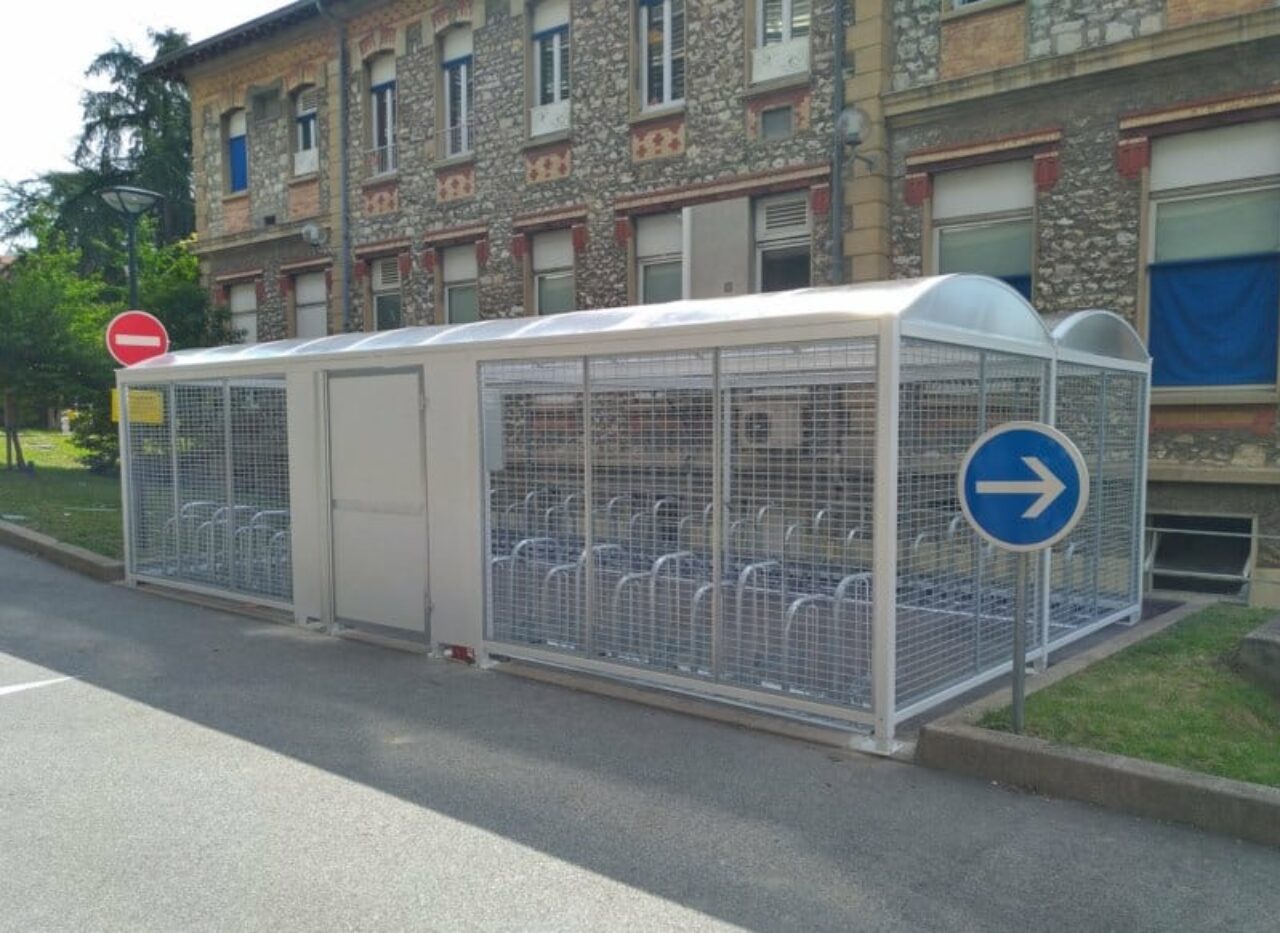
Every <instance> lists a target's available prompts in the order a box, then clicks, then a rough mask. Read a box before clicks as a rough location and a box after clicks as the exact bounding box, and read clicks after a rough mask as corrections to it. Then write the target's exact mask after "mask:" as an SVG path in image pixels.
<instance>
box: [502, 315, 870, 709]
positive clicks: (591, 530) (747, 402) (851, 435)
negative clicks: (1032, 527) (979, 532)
mask: <svg viewBox="0 0 1280 933" xmlns="http://www.w3.org/2000/svg"><path fill="white" fill-rule="evenodd" d="M480 378H481V394H482V407H483V413H484V421H485V424H484V436H485V444H484V461H485V462H484V466H485V476H486V477H487V483H488V489H487V501H488V509H487V519H486V534H487V538H488V541H489V547H490V557H489V565H488V567H489V569H488V587H487V590H488V593H487V596H488V600H487V605H488V631H489V634H490V637H491V638H493V639H494V640H496V641H499V642H506V643H511V644H524V645H533V646H537V647H539V648H541V649H544V650H554V651H563V652H570V653H573V654H577V655H581V656H586V657H590V658H594V659H597V660H605V661H608V662H611V663H615V664H619V665H628V666H633V667H642V668H646V669H651V670H660V671H663V672H665V673H667V674H674V675H676V676H681V677H687V678H689V679H690V680H704V681H705V680H716V681H721V682H725V683H730V684H733V685H735V686H740V687H746V688H751V689H758V690H764V691H771V692H774V693H780V694H788V695H791V696H796V697H799V698H803V699H806V700H814V701H818V702H824V703H834V704H839V705H842V706H851V707H857V708H864V709H865V708H869V705H870V639H871V634H870V615H871V614H870V599H871V588H870V570H871V550H870V548H871V534H870V512H871V494H872V480H873V478H872V465H873V463H874V456H875V442H874V422H875V341H874V340H869V339H866V340H853V341H841V342H835V343H825V344H819V345H806V346H769V347H753V348H750V349H742V350H723V351H717V350H707V351H686V352H678V353H665V354H646V355H636V356H615V357H593V358H591V359H589V360H545V361H530V362H501V363H486V364H482V366H481V374H480ZM588 426H589V427H588Z"/></svg>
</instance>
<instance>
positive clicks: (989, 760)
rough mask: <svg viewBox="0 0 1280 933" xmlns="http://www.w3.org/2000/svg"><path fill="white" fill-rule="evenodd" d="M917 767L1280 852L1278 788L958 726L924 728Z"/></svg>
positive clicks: (1040, 740)
mask: <svg viewBox="0 0 1280 933" xmlns="http://www.w3.org/2000/svg"><path fill="white" fill-rule="evenodd" d="M916 761H917V762H918V763H920V764H923V765H925V766H926V767H929V768H938V769H941V770H945V771H955V772H958V773H960V774H968V775H971V776H973V777H979V778H983V779H984V780H988V781H998V782H999V783H1001V784H1010V785H1013V786H1015V787H1022V788H1026V789H1027V790H1031V791H1035V792H1036V793H1038V794H1045V795H1047V796H1050V797H1065V798H1067V799H1070V800H1082V801H1084V802H1085V803H1092V804H1097V805H1098V806H1101V807H1107V808H1108V809H1112V810H1122V811H1124V812H1126V813H1133V814H1136V815H1137V816H1145V817H1150V818H1152V819H1157V820H1168V821H1170V822H1175V823H1189V824H1190V825H1192V826H1197V827H1199V828H1200V829H1207V830H1210V831H1212V832H1219V833H1226V834H1227V835H1231V836H1236V837H1237V838H1240V839H1247V840H1249V841H1250V842H1260V843H1262V844H1263V845H1268V846H1278V847H1280V789H1276V788H1273V787H1263V786H1261V785H1258V784H1248V783H1245V782H1244V781H1233V780H1230V779H1228V778H1219V777H1213V776H1211V775H1206V774H1197V773H1195V772H1192V771H1184V770H1183V769H1181V768H1173V767H1170V766H1168V765H1160V764H1155V763H1153V762H1149V761H1140V760H1138V759H1136V758H1126V757H1124V756H1123V755H1112V754H1108V753H1106V752H1095V751H1092V750H1090V749H1082V748H1070V747H1066V746H1061V745H1054V744H1053V743H1051V742H1048V741H1046V740H1044V739H1036V738H1030V737H1028V736H1022V735H1012V734H1010V733H1006V732H992V731H991V730H989V729H980V728H978V727H977V726H969V725H963V724H960V723H944V724H939V725H929V726H925V727H924V728H923V729H922V730H921V731H920V737H919V739H918V740H917V742H916Z"/></svg>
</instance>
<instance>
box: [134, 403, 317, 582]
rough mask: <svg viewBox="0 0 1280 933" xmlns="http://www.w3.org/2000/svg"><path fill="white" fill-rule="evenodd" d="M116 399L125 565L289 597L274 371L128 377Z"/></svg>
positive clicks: (281, 414) (149, 573) (284, 463)
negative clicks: (124, 423)
mask: <svg viewBox="0 0 1280 933" xmlns="http://www.w3.org/2000/svg"><path fill="white" fill-rule="evenodd" d="M156 398H159V399H161V400H162V401H163V403H164V407H163V416H162V417H161V418H159V419H157V418H154V417H152V415H153V414H154V412H155V410H156V408H155V403H154V400H155V399H156ZM125 400H126V411H127V417H128V427H127V435H128V439H129V445H128V449H127V454H126V458H125V463H124V469H125V470H127V471H128V475H129V484H130V490H131V502H130V509H131V513H130V519H131V522H130V530H131V536H132V537H131V541H130V554H131V560H132V570H133V572H134V573H135V574H138V575H141V576H145V577H156V578H164V579H168V580H173V581H177V582H186V583H195V584H199V585H202V586H209V587H214V588H217V589H225V590H232V591H236V592H240V593H246V594H257V595H262V596H269V597H274V598H279V599H285V600H287V599H290V598H291V597H292V588H293V576H292V547H291V539H290V533H289V470H288V437H287V430H286V424H285V387H284V380H283V379H260V380H230V381H228V380H204V381H199V382H176V383H172V384H169V385H157V386H130V387H127V388H126V390H125Z"/></svg>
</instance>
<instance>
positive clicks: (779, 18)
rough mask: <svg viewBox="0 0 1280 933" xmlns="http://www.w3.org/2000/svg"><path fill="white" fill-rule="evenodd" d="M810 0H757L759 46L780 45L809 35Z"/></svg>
mask: <svg viewBox="0 0 1280 933" xmlns="http://www.w3.org/2000/svg"><path fill="white" fill-rule="evenodd" d="M811 6H812V4H811V2H810V0H759V7H758V8H757V9H758V11H759V20H758V22H757V24H756V40H757V43H758V44H759V45H760V46H768V45H781V44H782V43H784V42H790V41H791V40H792V39H807V38H808V37H809V20H810V8H811Z"/></svg>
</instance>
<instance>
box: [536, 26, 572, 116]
mask: <svg viewBox="0 0 1280 933" xmlns="http://www.w3.org/2000/svg"><path fill="white" fill-rule="evenodd" d="M547 42H550V43H551V99H550V100H543V99H542V97H543V91H545V90H547V86H546V84H545V82H544V79H543V74H542V52H543V45H544V43H547ZM568 51H569V24H568V23H565V24H564V25H563V26H556V27H554V28H552V29H548V30H546V31H545V32H541V33H538V34H536V35H534V37H533V76H534V81H533V94H534V106H535V107H549V106H551V105H553V104H560V103H564V102H566V101H568V100H569V94H570V93H572V87H570V88H565V87H564V83H565V74H564V67H565V65H566V62H565V56H566V55H567V53H568Z"/></svg>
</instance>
